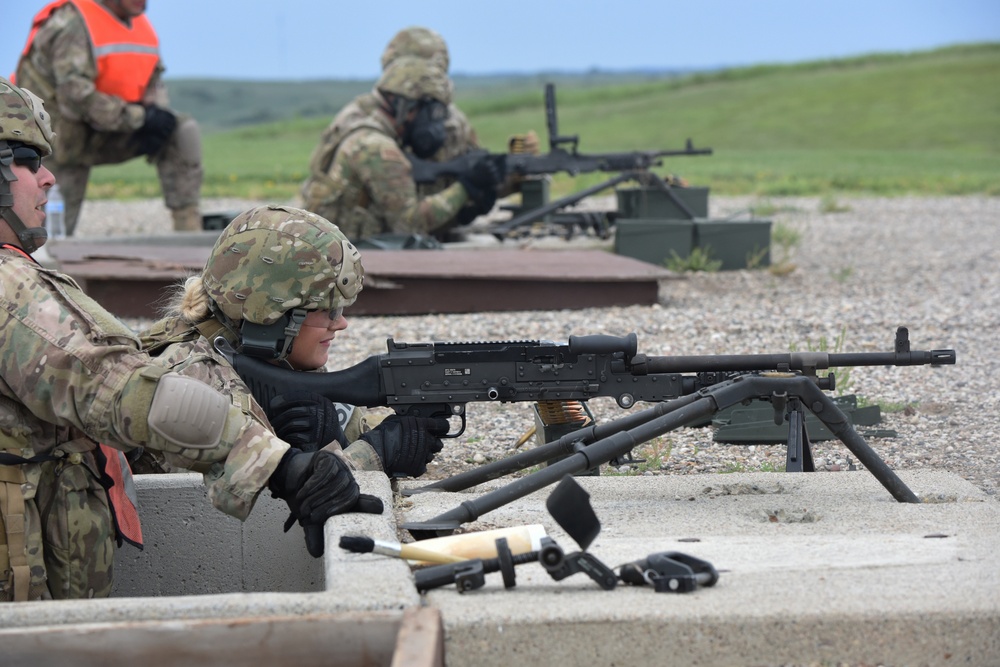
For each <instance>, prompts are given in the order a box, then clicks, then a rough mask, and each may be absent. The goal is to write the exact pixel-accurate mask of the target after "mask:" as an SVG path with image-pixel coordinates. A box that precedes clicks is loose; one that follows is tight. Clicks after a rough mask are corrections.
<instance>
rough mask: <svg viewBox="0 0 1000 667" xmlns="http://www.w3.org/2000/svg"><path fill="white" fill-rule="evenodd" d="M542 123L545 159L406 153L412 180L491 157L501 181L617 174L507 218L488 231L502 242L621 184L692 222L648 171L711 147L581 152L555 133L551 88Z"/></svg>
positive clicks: (456, 171) (430, 178)
mask: <svg viewBox="0 0 1000 667" xmlns="http://www.w3.org/2000/svg"><path fill="white" fill-rule="evenodd" d="M545 122H546V126H547V129H548V134H549V152H548V153H545V154H543V155H531V154H528V153H490V152H489V151H486V150H472V151H469V152H468V153H466V154H464V155H461V156H459V157H457V158H454V159H452V160H448V161H445V162H433V161H430V160H421V159H420V158H417V157H414V156H413V155H412V154H410V155H408V157H409V159H410V163H411V165H412V167H413V180H414V181H415V182H416V183H433V182H434V181H436V180H437V179H439V178H441V177H444V176H450V177H458V176H460V175H462V174H464V173H465V172H467V171H468V170H470V169H471V168H472V166H473V165H474V164H476V163H477V162H478V161H479V160H480V159H482V158H483V156H487V157H489V159H491V160H493V162H494V164H495V165H496V168H497V171H498V172H499V173H500V174H501V175H503V176H504V177H507V176H510V175H517V176H539V175H543V174H556V173H566V174H570V175H572V176H576V175H577V174H586V173H591V172H595V171H602V172H619V173H618V174H617V175H616V176H614V177H612V178H610V179H608V180H606V181H604V182H602V183H600V184H598V185H594V186H592V187H589V188H586V189H584V190H581V191H579V192H576V193H573V194H571V195H568V196H566V197H563V198H561V199H558V200H556V201H553V202H550V203H548V204H545V205H543V206H541V207H539V208H535V209H532V210H530V211H526V212H524V213H521V214H519V215H516V216H514V217H513V218H511V219H510V220H507V221H505V222H502V223H499V224H498V225H495V226H494V227H493V228H492V230H491V231H492V233H493V235H494V236H496V237H497V238H498V239H500V240H503V239H504V238H505V237H506V236H507V234H509V233H510V232H512V231H514V230H516V229H518V228H519V227H522V226H524V225H530V224H531V223H533V222H536V221H538V220H541V219H542V218H544V217H545V216H547V215H549V214H550V213H554V212H555V211H558V210H559V209H562V208H565V207H567V206H571V205H573V204H575V203H577V202H579V201H581V200H583V199H585V198H586V197H589V196H591V195H593V194H596V193H598V192H601V191H602V190H606V189H608V188H610V187H614V186H615V185H618V184H619V183H622V182H624V181H628V180H633V181H638V182H639V183H641V184H643V185H646V186H656V187H660V188H662V189H663V191H664V192H666V193H667V196H668V197H669V198H670V199H671V200H672V201H673V202H674V204H676V205H677V207H678V208H680V210H681V211H684V212H685V213H686V214H687V216H688V218H691V219H693V218H694V217H695V216H694V213H692V212H691V210H690V209H689V208H688V206H687V204H685V203H684V202H683V201H682V200H681V199H680V198H679V197H677V195H676V194H674V192H673V190H672V189H671V186H670V185H668V184H667V183H666V182H665V181H664V180H663V179H662V178H660V177H659V176H657V175H656V174H655V173H653V172H652V171H651V170H652V168H653V167H658V166H660V165H662V164H663V161H662V158H664V157H674V156H682V155H685V156H693V155H711V154H712V149H711V148H695V147H694V146H693V145H692V143H691V140H690V139H688V140H687V142H686V144H685V146H684V148H682V149H672V150H655V151H628V152H621V153H590V154H588V153H581V152H579V150H578V146H579V143H580V138H579V135H575V134H574V135H567V136H563V135H560V134H559V121H558V119H557V117H556V93H555V86H554V85H553V84H551V83H548V84H546V85H545Z"/></svg>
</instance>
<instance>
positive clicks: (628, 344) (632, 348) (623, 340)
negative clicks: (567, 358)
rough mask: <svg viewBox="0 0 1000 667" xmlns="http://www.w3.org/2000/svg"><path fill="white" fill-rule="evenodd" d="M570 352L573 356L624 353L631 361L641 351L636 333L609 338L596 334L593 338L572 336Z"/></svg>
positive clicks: (570, 338)
mask: <svg viewBox="0 0 1000 667" xmlns="http://www.w3.org/2000/svg"><path fill="white" fill-rule="evenodd" d="M569 350H570V352H572V353H573V354H614V353H615V352H624V353H625V357H626V358H627V359H631V358H632V357H634V356H635V355H636V353H637V352H638V351H639V338H638V336H636V335H635V332H633V333H630V334H628V335H627V336H608V335H605V334H594V335H592V336H570V337H569Z"/></svg>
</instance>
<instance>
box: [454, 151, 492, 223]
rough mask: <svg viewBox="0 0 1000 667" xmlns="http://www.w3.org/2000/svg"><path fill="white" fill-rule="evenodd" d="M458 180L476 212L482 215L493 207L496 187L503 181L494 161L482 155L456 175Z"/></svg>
mask: <svg viewBox="0 0 1000 667" xmlns="http://www.w3.org/2000/svg"><path fill="white" fill-rule="evenodd" d="M458 182H459V183H461V184H462V187H463V188H465V192H466V193H467V194H468V195H469V199H471V200H472V202H473V203H474V204H475V211H476V214H477V215H484V214H486V213H489V212H490V210H492V209H493V205H494V204H495V203H496V201H497V188H498V187H499V186H500V183H502V182H503V174H502V173H501V172H500V167H499V166H497V163H496V161H495V160H493V158H491V157H490V156H489V155H484V156H483V157H481V158H480V159H479V160H478V161H476V163H475V164H473V165H472V167H471V168H470V169H469V170H468V171H467V172H465V173H464V174H462V175H461V176H459V177H458Z"/></svg>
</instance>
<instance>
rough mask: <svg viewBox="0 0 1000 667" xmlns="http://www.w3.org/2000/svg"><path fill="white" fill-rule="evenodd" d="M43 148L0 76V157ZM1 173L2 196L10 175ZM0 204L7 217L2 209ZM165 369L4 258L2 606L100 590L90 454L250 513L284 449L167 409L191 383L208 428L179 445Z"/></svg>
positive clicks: (102, 512)
mask: <svg viewBox="0 0 1000 667" xmlns="http://www.w3.org/2000/svg"><path fill="white" fill-rule="evenodd" d="M50 137H51V132H50V130H49V128H48V123H47V115H46V114H44V112H43V111H42V109H41V108H40V102H37V101H34V100H32V98H31V97H30V96H29V95H27V94H25V93H23V92H22V91H20V90H18V89H17V88H14V87H12V86H10V85H9V84H8V82H7V81H6V80H5V79H2V78H0V155H3V153H4V152H5V150H6V149H7V147H8V142H9V141H17V142H22V143H25V144H28V145H31V146H34V147H35V148H37V149H38V150H40V151H41V152H42V154H43V155H47V154H49V152H50V144H49V140H50ZM3 159H4V160H6V158H5V157H4V158H3ZM0 167H2V168H0V189H4V188H3V187H2V186H3V185H5V184H7V183H9V177H10V175H11V174H12V173H13V172H11V171H8V169H9V165H8V164H6V163H4V164H0ZM8 196H9V192H8ZM0 201H3V200H2V199H0ZM0 206H3V208H0V211H3V212H4V213H5V214H6V211H7V210H8V209H7V207H8V206H10V204H5V205H4V204H0ZM4 224H6V225H7V226H11V225H10V222H9V221H7V220H6V219H4V220H3V221H2V222H0V225H4ZM11 229H12V230H13V229H14V228H13V227H11ZM168 370H169V369H168V368H166V367H165V366H163V365H161V364H159V363H158V362H156V361H155V360H153V359H151V358H150V357H149V356H148V355H146V354H145V353H143V352H142V351H141V350H140V347H139V341H138V339H137V337H136V336H135V335H134V333H133V332H132V331H130V330H129V329H128V328H127V327H126V326H125V325H124V324H122V323H121V322H119V321H118V320H117V319H115V318H114V317H113V316H112V315H111V314H109V313H108V312H107V311H105V310H104V309H103V308H102V307H101V306H99V305H98V304H97V303H96V302H95V301H94V300H93V299H91V298H90V297H88V296H87V295H86V294H84V293H83V291H82V290H81V289H80V287H79V286H78V285H77V283H76V282H75V281H74V280H73V279H72V278H70V277H69V276H66V275H63V274H61V273H59V272H57V271H55V270H52V269H47V268H44V267H42V266H41V265H39V264H37V263H36V262H34V261H33V260H32V259H31V257H29V256H28V255H27V254H26V253H24V252H22V251H21V250H20V249H19V248H17V247H16V246H13V245H4V246H2V247H0V601H9V600H24V599H27V600H38V599H49V598H57V599H58V598H87V597H103V596H107V595H108V594H109V593H110V591H111V584H112V562H113V552H114V541H115V537H116V530H115V525H114V523H113V517H112V508H111V505H110V502H109V495H108V492H107V491H106V489H107V488H109V480H107V479H102V477H104V473H105V472H106V471H107V468H104V467H102V465H101V464H100V463H99V460H98V456H99V453H100V452H102V449H100V448H99V447H98V443H103V444H104V445H109V446H111V447H114V448H116V449H118V450H120V451H131V450H134V449H136V448H138V447H146V448H149V449H152V450H155V451H158V452H162V453H163V454H164V455H165V456H168V457H170V458H171V460H173V461H175V462H176V463H178V464H179V465H182V466H184V467H187V468H191V469H194V470H200V471H202V472H204V473H205V480H206V484H207V485H208V487H209V495H210V497H211V499H212V501H213V502H214V503H215V504H216V506H218V507H219V508H220V509H222V510H224V511H226V512H228V513H229V514H232V515H233V516H236V517H238V518H241V519H242V518H245V517H246V516H247V514H248V513H249V512H250V509H251V507H252V505H253V503H254V500H255V499H256V497H257V494H259V493H260V491H261V489H262V488H263V487H264V486H265V485H266V484H267V482H268V479H269V478H270V476H271V474H272V472H273V470H274V469H275V468H276V466H277V465H278V462H279V461H280V459H281V457H282V456H283V455H284V454H285V452H287V451H288V445H287V444H286V443H284V442H282V441H280V440H278V439H277V438H276V437H275V436H274V435H273V434H271V433H270V432H269V431H268V430H267V429H266V428H262V427H261V426H260V425H259V424H258V423H257V422H256V421H255V420H254V419H253V418H252V416H251V415H248V414H247V413H245V412H244V411H243V410H242V409H241V408H242V406H241V405H239V404H236V403H234V404H233V405H232V406H227V404H226V401H225V399H224V397H223V396H221V395H219V394H217V393H215V392H214V391H213V390H211V389H209V388H208V387H206V386H204V385H202V384H198V383H186V381H184V380H183V379H181V386H180V388H181V390H182V391H180V392H179V393H173V394H170V395H169V396H168V398H169V399H170V401H171V405H173V403H172V401H174V400H176V401H177V405H185V399H186V398H191V396H192V395H191V394H185V392H184V387H190V386H192V384H193V385H196V387H197V391H198V392H199V393H197V394H196V395H195V396H196V398H197V399H201V400H200V402H199V403H195V404H194V407H195V408H198V409H199V410H201V409H207V410H208V413H202V414H203V415H204V414H208V417H209V421H212V422H214V423H216V424H217V425H218V428H215V427H213V428H212V429H211V433H210V434H207V435H206V433H207V431H205V432H203V431H197V430H196V431H192V432H191V433H190V434H189V435H191V436H192V437H191V438H190V439H187V440H183V439H178V438H177V437H175V436H176V435H177V432H176V431H175V430H173V429H172V428H171V427H170V425H167V426H166V427H164V424H163V422H162V421H158V420H156V419H152V418H151V415H153V414H154V413H155V411H156V410H157V409H158V408H161V407H163V403H162V402H158V397H159V396H161V389H162V388H163V387H164V386H167V385H168V384H169V381H172V380H174V379H177V378H178V376H177V375H176V374H170V373H169V372H168ZM172 386H173V388H175V389H176V388H178V385H177V384H173V385H172ZM189 404H190V403H189ZM184 417H185V418H184V419H183V420H178V421H181V422H183V423H184V424H186V425H192V424H193V425H198V424H200V423H202V420H200V419H199V418H198V416H196V415H191V414H187V413H186V414H185V415H184ZM202 436H204V437H202ZM111 488H114V487H111Z"/></svg>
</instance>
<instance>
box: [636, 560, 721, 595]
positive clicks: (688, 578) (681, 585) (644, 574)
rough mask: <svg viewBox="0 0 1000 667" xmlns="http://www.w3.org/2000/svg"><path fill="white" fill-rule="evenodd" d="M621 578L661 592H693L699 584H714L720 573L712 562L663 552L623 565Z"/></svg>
mask: <svg viewBox="0 0 1000 667" xmlns="http://www.w3.org/2000/svg"><path fill="white" fill-rule="evenodd" d="M621 578H622V581H624V582H625V583H627V584H632V585H634V586H644V585H648V586H652V587H653V589H654V590H655V591H656V592H657V593H690V592H691V591H693V590H695V589H696V588H698V586H714V585H715V582H717V581H718V580H719V573H718V571H716V569H715V568H714V567H713V566H712V564H711V563H709V562H708V561H704V560H701V559H700V558H695V557H694V556H689V555H687V554H683V553H680V552H679V551H661V552H659V553H655V554H650V555H649V556H647V557H646V558H644V559H643V560H638V561H634V562H632V563H626V564H625V565H622V566H621Z"/></svg>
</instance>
